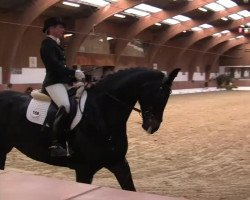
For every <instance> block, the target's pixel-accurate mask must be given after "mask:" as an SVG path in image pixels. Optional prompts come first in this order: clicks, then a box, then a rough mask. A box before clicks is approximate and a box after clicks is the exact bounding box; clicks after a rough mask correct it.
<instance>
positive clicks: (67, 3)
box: [62, 1, 80, 7]
mask: <svg viewBox="0 0 250 200" xmlns="http://www.w3.org/2000/svg"><path fill="white" fill-rule="evenodd" d="M62 4H64V5H67V6H72V7H80V4H78V3H72V2H68V1H63V2H62Z"/></svg>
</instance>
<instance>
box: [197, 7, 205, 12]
mask: <svg viewBox="0 0 250 200" xmlns="http://www.w3.org/2000/svg"><path fill="white" fill-rule="evenodd" d="M198 9H199V10H201V11H203V12H207V9H205V8H198Z"/></svg>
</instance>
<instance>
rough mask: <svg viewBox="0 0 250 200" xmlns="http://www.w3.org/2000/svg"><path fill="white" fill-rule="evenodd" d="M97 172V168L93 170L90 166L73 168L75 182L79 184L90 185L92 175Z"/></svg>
mask: <svg viewBox="0 0 250 200" xmlns="http://www.w3.org/2000/svg"><path fill="white" fill-rule="evenodd" d="M98 170H99V168H98V169H97V168H94V167H90V166H85V165H81V166H78V167H77V168H75V172H76V181H77V182H79V183H87V184H90V183H92V180H93V177H94V174H95V173H96V172H97V171H98Z"/></svg>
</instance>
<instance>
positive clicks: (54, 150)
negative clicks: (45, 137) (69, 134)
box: [49, 106, 69, 157]
mask: <svg viewBox="0 0 250 200" xmlns="http://www.w3.org/2000/svg"><path fill="white" fill-rule="evenodd" d="M67 117H68V113H67V112H66V110H65V107H64V106H61V107H60V108H59V109H58V111H57V113H56V117H55V121H54V123H53V130H52V135H51V146H50V147H49V148H50V150H51V151H50V155H51V157H61V156H69V155H68V154H69V153H68V151H67V150H66V149H64V148H63V147H62V146H61V144H60V143H59V142H58V139H59V137H60V134H63V133H64V132H65V124H67V123H66V119H67Z"/></svg>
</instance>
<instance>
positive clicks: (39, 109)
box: [26, 91, 87, 130]
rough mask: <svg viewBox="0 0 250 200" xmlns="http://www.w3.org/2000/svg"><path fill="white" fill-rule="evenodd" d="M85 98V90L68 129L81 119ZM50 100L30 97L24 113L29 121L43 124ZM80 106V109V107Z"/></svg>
mask: <svg viewBox="0 0 250 200" xmlns="http://www.w3.org/2000/svg"><path fill="white" fill-rule="evenodd" d="M86 100H87V92H86V91H84V92H83V94H82V97H81V98H80V101H81V102H80V106H77V112H76V116H75V117H74V119H73V121H72V123H71V126H70V129H71V130H72V129H73V128H75V126H76V125H77V124H78V123H79V122H80V120H81V119H82V112H83V111H84V107H85V103H86ZM50 104H51V101H50V102H49V101H41V100H37V99H32V100H31V102H30V104H29V106H28V109H27V113H26V117H27V119H28V120H29V121H31V122H33V123H36V124H40V125H43V124H44V121H45V119H46V117H47V114H48V110H49V106H50ZM80 108H81V109H80Z"/></svg>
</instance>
